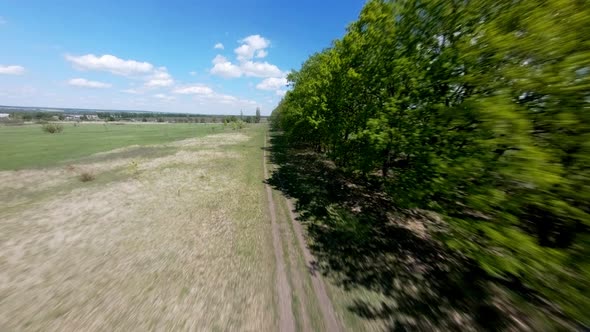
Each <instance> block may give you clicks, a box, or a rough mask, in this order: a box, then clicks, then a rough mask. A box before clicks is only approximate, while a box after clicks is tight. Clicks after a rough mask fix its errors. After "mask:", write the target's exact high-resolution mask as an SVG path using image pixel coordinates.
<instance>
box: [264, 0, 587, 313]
mask: <svg viewBox="0 0 590 332" xmlns="http://www.w3.org/2000/svg"><path fill="white" fill-rule="evenodd" d="M589 36H590V6H589V5H588V3H587V2H586V1H583V0H534V1H531V0H497V1H489V0H470V1H463V0H423V1H419V0H395V1H386V0H370V1H368V2H367V3H366V5H365V6H364V8H363V9H362V11H361V13H360V15H359V18H358V20H357V21H355V22H354V23H352V24H351V25H350V26H349V27H348V29H347V32H346V34H345V35H344V37H342V38H341V39H338V40H336V41H334V42H333V44H332V45H331V47H329V48H326V49H324V50H323V51H321V52H318V53H316V54H314V55H312V56H310V57H309V58H308V59H307V60H306V61H305V62H304V63H303V65H302V67H301V68H300V69H299V70H297V71H293V72H292V73H291V74H289V76H288V80H289V84H290V86H291V89H290V91H289V92H287V94H286V96H285V97H284V98H283V100H282V101H281V102H280V104H279V105H278V106H277V108H276V109H275V110H274V111H273V113H272V116H271V120H272V124H273V126H274V127H275V128H277V129H280V130H282V131H283V132H284V135H285V136H286V138H287V139H288V140H289V142H290V143H291V144H297V145H304V146H308V147H309V148H311V149H315V150H316V151H317V152H319V153H324V154H325V155H326V156H327V157H329V158H330V159H332V160H333V161H334V163H335V164H336V165H337V166H338V167H340V168H341V169H342V170H345V171H346V172H349V174H351V175H353V176H358V177H360V178H367V179H378V180H379V181H380V183H381V189H380V190H384V191H386V192H387V193H388V195H389V196H390V197H391V199H392V200H393V201H395V202H396V203H397V204H398V205H399V206H400V207H408V208H416V207H417V208H426V209H429V210H434V211H438V212H439V213H440V214H441V215H443V216H444V217H445V220H446V221H447V223H448V225H449V227H450V233H447V234H446V235H444V238H443V240H445V243H446V244H447V245H448V246H449V247H450V248H453V249H455V250H457V251H459V252H461V253H462V254H464V255H466V256H468V257H470V258H471V259H473V260H474V261H475V262H477V264H478V265H479V266H480V267H481V268H482V269H483V270H485V271H486V272H487V273H488V274H489V275H490V276H493V277H496V278H500V279H503V280H507V281H510V282H513V281H514V282H517V283H519V284H521V285H522V286H524V287H526V288H528V289H530V290H532V291H534V292H536V293H538V294H540V295H541V296H543V297H544V298H546V299H549V300H550V301H552V302H553V303H555V304H557V305H559V307H560V308H561V309H562V310H563V311H564V312H566V314H567V315H569V316H570V317H574V318H575V319H577V320H578V321H582V322H583V323H585V324H590V318H589V315H588V312H590V300H589V298H588V295H589V294H590V287H589V283H588V280H590V250H589V248H590V245H589V244H590V232H589V231H588V230H589V226H590V38H589Z"/></svg>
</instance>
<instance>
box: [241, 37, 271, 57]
mask: <svg viewBox="0 0 590 332" xmlns="http://www.w3.org/2000/svg"><path fill="white" fill-rule="evenodd" d="M240 43H241V44H242V45H240V46H239V47H238V48H236V49H235V50H234V52H235V53H236V55H237V57H238V60H239V61H246V60H250V59H252V58H253V57H254V54H255V53H256V51H262V52H263V53H262V54H264V55H263V56H259V57H261V58H262V57H264V56H266V51H264V49H265V48H267V47H268V46H269V45H270V41H269V40H268V39H266V38H264V37H261V36H260V35H251V36H248V37H246V38H244V39H242V40H240Z"/></svg>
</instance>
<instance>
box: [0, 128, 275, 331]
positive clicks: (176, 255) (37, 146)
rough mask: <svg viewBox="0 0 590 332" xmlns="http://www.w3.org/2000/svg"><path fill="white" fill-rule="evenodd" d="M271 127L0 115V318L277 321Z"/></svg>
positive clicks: (98, 326) (176, 323)
mask: <svg viewBox="0 0 590 332" xmlns="http://www.w3.org/2000/svg"><path fill="white" fill-rule="evenodd" d="M218 127H219V126H218ZM101 130H103V131H101ZM219 130H221V129H219ZM18 131H20V132H18ZM265 131H266V126H251V127H249V128H247V129H244V130H242V131H240V132H237V131H232V130H226V131H225V132H221V133H220V132H219V131H217V132H216V133H211V129H210V127H208V126H201V125H152V126H134V125H124V126H111V127H109V128H107V129H103V128H102V127H101V126H99V125H89V126H80V127H76V128H74V127H71V128H70V127H67V128H66V130H65V132H64V133H63V134H61V135H49V134H43V133H41V130H40V129H39V128H38V127H10V128H1V129H0V138H1V139H2V141H3V142H6V138H8V140H9V141H10V142H11V145H13V146H11V147H10V150H7V147H6V144H3V147H2V148H3V149H4V150H2V152H1V153H2V157H3V158H2V168H4V169H6V168H16V167H23V168H24V167H34V168H27V169H21V170H5V171H0V221H1V222H0V330H2V331H22V330H43V331H48V330H53V331H57V330H59V331H97V330H98V331H110V330H121V331H128V330H134V331H146V330H207V331H235V330H242V331H261V330H262V331H273V330H276V329H277V315H276V310H275V293H274V288H273V287H272V285H273V284H274V266H275V264H274V256H273V254H272V252H273V248H272V241H271V233H270V231H269V218H268V206H267V203H266V200H265V195H264V185H263V182H262V180H263V172H262V149H261V147H262V145H263V141H264V135H265ZM166 132H167V134H166ZM206 134H209V135H206ZM186 137H189V138H186ZM180 138H186V139H183V140H178V139H180ZM173 140H174V141H173ZM172 141H173V142H172ZM93 143H96V144H93ZM148 143H149V144H150V145H149V146H147V145H146V144H148ZM60 144H63V145H64V148H63V149H61V150H60V151H59V152H58V153H52V152H53V151H49V152H47V153H42V152H44V150H46V149H47V150H52V149H54V148H56V147H60ZM130 144H131V146H126V147H122V146H123V145H130ZM134 144H142V146H133V145H134ZM66 147H67V148H66ZM112 148H117V149H115V150H110V151H106V150H109V149H112ZM31 150H33V151H34V152H33V151H31ZM7 151H12V152H10V153H11V155H10V158H6V152H7ZM96 151H102V152H101V153H98V154H91V153H92V152H96ZM80 156H82V158H80ZM40 165H51V166H49V167H45V168H41V167H40ZM81 172H92V174H93V175H94V176H95V179H94V180H93V181H89V182H81V181H80V180H79V174H80V173H81Z"/></svg>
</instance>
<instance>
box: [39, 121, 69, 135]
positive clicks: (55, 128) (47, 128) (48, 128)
mask: <svg viewBox="0 0 590 332" xmlns="http://www.w3.org/2000/svg"><path fill="white" fill-rule="evenodd" d="M41 129H42V130H43V131H44V132H46V133H49V134H57V133H61V132H62V131H64V126H62V125H61V124H58V123H46V124H43V125H42V126H41Z"/></svg>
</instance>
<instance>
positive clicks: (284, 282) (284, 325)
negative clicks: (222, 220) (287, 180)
mask: <svg viewBox="0 0 590 332" xmlns="http://www.w3.org/2000/svg"><path fill="white" fill-rule="evenodd" d="M264 147H265V149H264V173H265V177H266V178H268V166H267V163H268V160H267V155H266V139H265V145H264ZM265 186H266V191H267V197H268V204H269V211H270V215H271V219H272V233H273V244H274V249H275V250H274V251H275V257H276V260H277V267H276V270H277V277H276V288H277V293H278V297H279V308H280V322H281V323H280V327H281V331H292V328H294V325H292V324H294V323H293V322H295V321H297V322H299V329H300V330H302V331H312V330H313V328H312V326H311V325H312V324H311V322H310V321H311V319H310V314H311V310H310V308H308V307H307V304H308V303H310V300H313V301H315V304H316V306H317V307H319V310H320V312H321V319H320V320H321V321H320V322H318V323H316V324H317V325H319V326H316V329H317V328H321V329H322V330H325V331H341V330H342V327H341V325H340V324H341V323H340V321H339V319H338V317H337V316H336V313H335V312H334V308H333V305H332V302H331V300H330V298H329V296H328V293H327V291H326V286H325V285H324V281H323V279H322V276H321V274H320V273H319V271H317V270H316V268H315V265H316V264H314V262H315V258H314V257H313V255H312V254H311V252H310V250H309V248H308V247H307V245H306V242H305V238H304V235H303V234H304V230H303V229H302V226H301V224H300V223H299V222H298V221H297V217H296V215H295V212H294V211H295V209H294V208H293V205H292V203H291V201H290V200H289V199H287V198H286V197H284V196H282V195H280V194H278V195H277V196H278V197H273V191H272V189H271V188H270V186H269V185H268V184H266V185H265ZM276 198H278V199H279V200H283V202H281V203H284V205H285V206H286V209H287V210H288V213H287V215H286V216H284V217H283V218H277V203H279V202H277V201H275V199H276ZM279 205H280V204H279ZM289 230H292V231H293V234H292V235H293V236H294V237H295V239H296V240H295V242H297V245H296V246H294V245H292V243H291V240H290V239H289V237H290V232H289ZM283 243H286V247H287V253H285V252H284V250H283ZM285 256H288V257H289V260H288V265H289V270H290V273H289V277H290V278H288V277H287V276H286V275H283V273H284V271H285V265H286V263H285V262H286V258H285ZM298 257H301V258H302V259H303V261H304V266H305V269H304V270H303V271H301V270H300V269H299V267H298V264H297V263H296V261H297V258H298ZM305 274H307V275H305ZM306 278H309V279H310V280H311V285H312V288H313V291H312V293H313V294H312V296H313V299H308V298H307V297H308V295H307V294H306V292H305V291H304V285H303V284H304V283H305V280H306ZM289 279H290V280H291V283H292V284H293V285H294V287H293V289H291V288H290V286H289ZM294 297H295V298H296V299H298V301H297V302H298V303H299V306H298V307H297V309H298V316H297V317H295V319H293V309H294V308H293V306H292V305H291V303H292V302H293V298H294ZM287 303H288V304H287Z"/></svg>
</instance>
